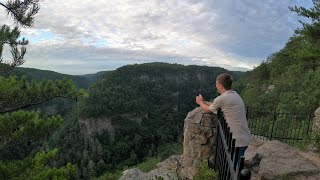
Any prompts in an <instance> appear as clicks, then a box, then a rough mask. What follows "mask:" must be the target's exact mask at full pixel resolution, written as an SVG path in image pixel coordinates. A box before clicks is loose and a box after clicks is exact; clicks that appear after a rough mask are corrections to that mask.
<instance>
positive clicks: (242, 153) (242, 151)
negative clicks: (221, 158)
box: [233, 146, 248, 170]
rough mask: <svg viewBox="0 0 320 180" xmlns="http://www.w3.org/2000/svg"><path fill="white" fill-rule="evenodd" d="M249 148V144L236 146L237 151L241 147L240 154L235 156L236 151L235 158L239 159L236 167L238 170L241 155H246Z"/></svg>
mask: <svg viewBox="0 0 320 180" xmlns="http://www.w3.org/2000/svg"><path fill="white" fill-rule="evenodd" d="M247 148H248V146H244V147H236V149H235V150H236V151H237V149H239V154H238V157H235V155H236V153H234V156H233V157H234V160H236V159H237V165H236V169H237V170H238V168H239V164H240V158H241V156H244V152H245V151H246V149H247Z"/></svg>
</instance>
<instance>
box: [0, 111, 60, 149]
mask: <svg viewBox="0 0 320 180" xmlns="http://www.w3.org/2000/svg"><path fill="white" fill-rule="evenodd" d="M62 122H63V120H62V118H61V117H60V116H52V117H48V118H44V119H42V118H40V117H39V113H36V112H26V111H17V112H13V113H7V114H5V115H1V116H0V150H1V149H4V148H6V147H8V146H12V145H17V144H21V143H30V142H31V141H36V140H39V139H43V138H45V137H48V135H50V134H51V133H52V132H54V131H55V130H56V129H57V128H58V127H60V125H61V124H62Z"/></svg>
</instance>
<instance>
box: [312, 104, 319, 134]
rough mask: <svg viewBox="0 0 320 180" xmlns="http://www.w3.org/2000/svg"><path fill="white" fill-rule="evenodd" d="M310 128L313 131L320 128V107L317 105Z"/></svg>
mask: <svg viewBox="0 0 320 180" xmlns="http://www.w3.org/2000/svg"><path fill="white" fill-rule="evenodd" d="M312 130H313V131H314V132H315V131H318V130H320V107H318V109H317V110H316V111H315V112H314V118H313V128H312Z"/></svg>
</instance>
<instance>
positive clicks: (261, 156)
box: [247, 141, 319, 180]
mask: <svg viewBox="0 0 320 180" xmlns="http://www.w3.org/2000/svg"><path fill="white" fill-rule="evenodd" d="M249 148H250V147H249ZM249 148H248V149H249ZM247 161H248V162H251V163H249V164H247V165H249V166H250V169H251V170H252V171H253V172H254V173H257V174H258V177H259V178H258V179H262V180H263V179H266V180H272V179H281V178H282V179H283V178H290V179H299V178H298V177H302V176H304V177H309V176H310V177H311V176H314V175H316V174H318V173H319V169H318V168H317V167H316V166H315V165H314V164H313V162H311V161H310V160H308V159H307V158H305V157H304V156H302V155H301V154H300V153H299V150H298V149H296V148H293V147H291V146H289V145H287V144H284V143H281V142H279V141H266V142H264V143H263V144H262V145H261V146H259V147H258V148H257V151H256V154H255V155H254V157H252V158H251V159H249V157H248V160H247Z"/></svg>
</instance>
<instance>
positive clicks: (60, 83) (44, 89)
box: [0, 76, 78, 113]
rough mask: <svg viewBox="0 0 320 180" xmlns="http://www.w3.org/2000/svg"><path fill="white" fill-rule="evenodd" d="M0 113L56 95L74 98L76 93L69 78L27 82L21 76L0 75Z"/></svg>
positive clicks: (27, 105)
mask: <svg viewBox="0 0 320 180" xmlns="http://www.w3.org/2000/svg"><path fill="white" fill-rule="evenodd" d="M0 84H1V87H0V100H1V101H0V113H3V112H10V111H14V110H16V109H19V108H23V107H29V106H32V105H36V104H41V103H43V102H46V101H48V100H51V99H53V98H56V97H63V98H72V99H75V98H76V97H77V96H78V94H77V90H76V88H75V86H74V85H73V84H72V81H71V80H67V79H64V80H56V81H55V82H52V81H48V80H43V81H41V82H36V81H31V83H29V82H28V81H27V80H26V77H25V76H23V77H22V78H21V79H20V80H19V79H17V78H16V77H14V76H10V77H9V78H4V77H2V76H0Z"/></svg>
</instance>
